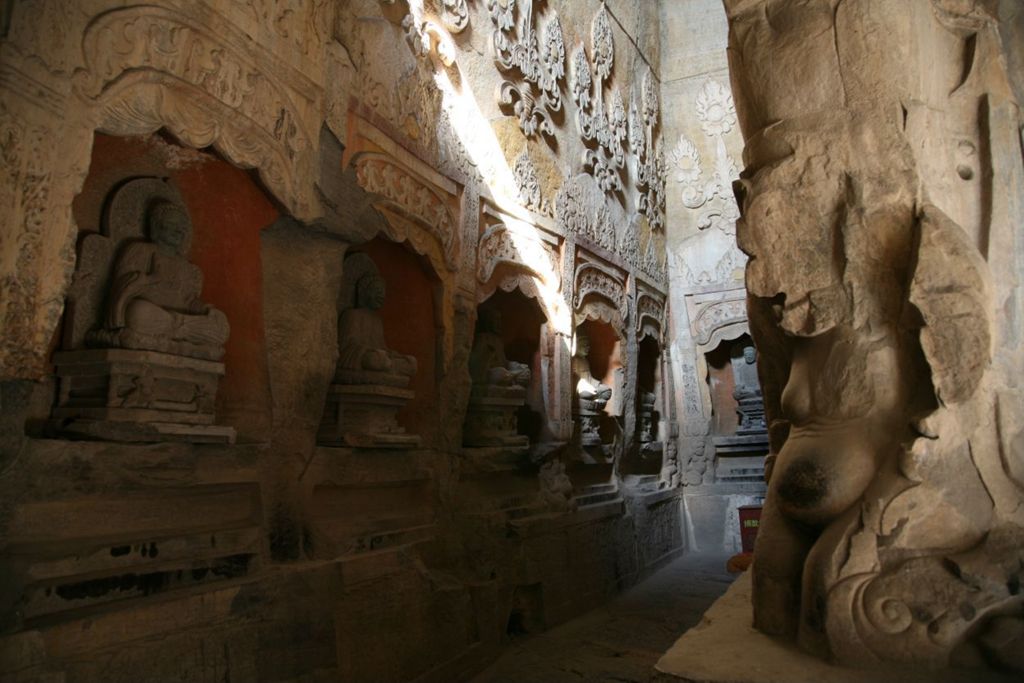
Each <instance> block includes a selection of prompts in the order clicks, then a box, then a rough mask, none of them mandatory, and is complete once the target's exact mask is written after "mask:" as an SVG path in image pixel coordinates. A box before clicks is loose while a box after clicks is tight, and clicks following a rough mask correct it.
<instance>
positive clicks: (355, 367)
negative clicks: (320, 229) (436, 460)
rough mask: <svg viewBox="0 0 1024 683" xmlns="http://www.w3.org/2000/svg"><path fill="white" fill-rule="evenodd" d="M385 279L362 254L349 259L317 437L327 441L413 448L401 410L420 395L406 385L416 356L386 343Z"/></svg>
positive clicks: (414, 440) (413, 439)
mask: <svg viewBox="0 0 1024 683" xmlns="http://www.w3.org/2000/svg"><path fill="white" fill-rule="evenodd" d="M384 295H385V288H384V280H383V278H381V276H380V273H379V272H378V270H377V264H375V263H374V262H373V260H372V259H371V258H370V257H369V256H368V255H367V254H364V253H354V254H350V255H349V256H348V257H346V258H345V268H344V278H343V281H342V287H341V296H340V297H339V314H338V367H337V370H336V371H335V373H334V383H332V384H331V386H330V387H329V388H328V390H327V402H326V406H325V407H324V416H323V419H322V420H321V421H320V430H319V432H318V434H317V440H318V441H319V442H320V443H321V444H324V445H329V446H336V445H339V446H351V447H354V448H381V447H387V448H415V447H416V446H418V445H419V443H420V438H419V437H418V436H415V435H412V434H406V433H405V428H404V427H402V426H401V425H400V424H399V423H398V411H399V410H401V409H402V407H403V406H405V405H406V404H407V403H408V402H409V401H411V400H412V399H413V398H415V396H416V394H415V393H414V392H413V391H412V390H411V389H408V388H406V387H407V386H408V384H409V380H410V379H411V378H412V376H413V375H414V374H416V359H415V358H414V357H413V356H407V355H405V354H403V353H399V352H397V351H393V350H391V349H389V348H388V345H387V342H386V341H385V339H384V321H383V320H382V319H381V316H380V309H381V307H382V306H383V305H384Z"/></svg>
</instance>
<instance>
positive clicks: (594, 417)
mask: <svg viewBox="0 0 1024 683" xmlns="http://www.w3.org/2000/svg"><path fill="white" fill-rule="evenodd" d="M605 404H607V401H603V400H601V399H587V398H577V399H576V411H575V412H574V413H573V419H574V420H575V421H576V435H577V438H578V439H579V443H580V445H581V446H583V447H585V448H586V447H590V446H600V445H601V417H602V416H604V407H605Z"/></svg>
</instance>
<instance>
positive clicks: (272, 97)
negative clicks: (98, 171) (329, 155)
mask: <svg viewBox="0 0 1024 683" xmlns="http://www.w3.org/2000/svg"><path fill="white" fill-rule="evenodd" d="M248 42H249V41H248V39H247V38H246V37H245V36H244V34H241V32H240V31H238V29H236V28H234V27H233V26H231V25H230V24H227V23H226V22H222V21H220V20H216V19H215V18H214V19H211V21H210V22H199V21H197V20H196V19H194V18H192V17H190V16H188V15H185V14H182V13H179V12H176V11H174V10H169V9H163V8H157V7H152V6H141V7H128V8H124V9H118V10H112V11H110V12H106V13H104V14H101V15H99V16H98V17H97V18H96V19H95V20H93V21H92V23H90V24H89V26H88V27H87V28H86V31H85V34H84V36H83V39H82V50H83V53H84V56H85V68H84V69H81V70H79V71H78V72H77V73H76V74H75V78H74V83H75V87H76V90H77V91H78V93H79V94H80V95H81V96H82V97H84V98H85V99H86V100H89V101H92V102H96V103H97V104H98V105H99V109H98V113H97V123H98V127H99V128H100V129H101V130H103V131H104V132H109V133H113V134H118V135H139V134H145V133H150V132H153V131H155V130H157V129H159V128H162V127H165V128H167V129H168V130H170V131H171V133H173V134H174V135H175V136H176V137H178V138H179V139H180V140H182V141H183V142H184V143H186V144H188V145H190V146H193V147H206V146H210V145H212V146H214V147H216V148H217V150H218V151H220V152H221V153H222V154H224V156H225V157H227V158H228V159H229V160H230V161H232V162H233V163H235V164H238V165H240V166H244V167H249V168H257V169H258V170H259V172H260V175H261V177H262V178H263V179H264V181H265V182H266V184H267V186H268V187H269V188H270V189H271V190H272V191H273V192H274V193H275V194H276V195H277V196H278V197H279V198H280V199H281V200H282V201H283V202H284V203H285V204H286V205H287V206H288V207H289V208H290V209H291V210H292V211H293V213H295V214H296V215H298V216H300V217H301V216H307V215H310V213H311V211H312V210H313V206H314V200H313V199H312V197H311V194H310V193H311V190H312V178H311V177H310V175H309V174H310V173H311V171H312V169H313V168H314V167H315V164H314V162H313V158H312V152H313V149H312V143H311V139H310V135H309V134H308V130H307V128H306V126H305V121H304V117H305V115H306V111H307V110H308V109H309V108H310V107H311V105H312V104H313V102H315V100H316V98H317V96H318V93H317V90H316V88H315V86H313V84H312V83H311V82H310V81H309V80H308V79H306V77H305V76H303V75H302V74H301V73H299V72H297V71H295V70H294V69H291V68H290V67H287V66H285V65H284V64H283V63H280V62H277V60H274V59H272V58H270V57H269V55H267V56H266V57H267V61H269V62H270V63H271V64H272V65H273V66H274V71H273V72H271V71H268V70H267V69H266V68H261V67H260V66H258V65H257V64H256V62H255V61H253V59H252V58H251V56H249V54H248V50H250V49H251V48H250V47H249V46H248V45H247V43H248ZM286 83H287V85H286ZM296 98H298V100H302V102H301V104H300V102H298V101H297V100H296Z"/></svg>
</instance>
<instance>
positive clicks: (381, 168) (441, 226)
mask: <svg viewBox="0 0 1024 683" xmlns="http://www.w3.org/2000/svg"><path fill="white" fill-rule="evenodd" d="M355 166H356V178H357V179H358V182H359V186H360V187H362V188H363V189H364V190H366V191H367V192H372V193H373V194H377V195H380V196H381V197H383V198H384V199H385V200H386V202H387V203H388V204H390V205H392V206H394V207H395V208H397V209H398V210H399V211H401V212H402V213H403V214H405V215H406V216H407V217H409V218H412V219H415V220H416V221H417V222H418V223H420V224H422V225H423V226H425V227H426V228H427V230H428V231H429V232H430V233H431V234H432V235H433V236H434V237H435V239H437V241H438V243H439V244H440V246H441V248H442V251H443V252H444V256H445V262H446V264H447V266H448V268H449V270H455V268H456V255H457V252H458V221H456V219H455V217H454V216H453V215H452V212H451V210H450V209H449V207H448V204H447V202H446V201H445V198H444V197H443V196H442V195H441V194H440V193H439V192H437V191H436V190H434V189H432V188H431V187H430V186H428V185H427V184H426V183H424V182H423V181H422V180H420V179H419V178H418V177H416V176H415V175H413V174H412V173H411V172H410V171H408V170H406V169H405V168H403V167H402V166H399V165H398V164H397V163H395V162H394V161H392V160H391V159H389V158H388V157H385V156H384V155H381V154H362V155H360V156H359V157H358V159H357V160H356V164H355Z"/></svg>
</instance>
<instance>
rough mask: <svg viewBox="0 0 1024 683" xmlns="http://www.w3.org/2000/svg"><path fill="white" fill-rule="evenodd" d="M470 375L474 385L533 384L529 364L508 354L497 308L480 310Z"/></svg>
mask: <svg viewBox="0 0 1024 683" xmlns="http://www.w3.org/2000/svg"><path fill="white" fill-rule="evenodd" d="M469 374H470V376H471V377H472V378H473V385H474V386H499V387H512V386H520V387H525V386H527V385H528V384H529V383H530V368H529V366H527V365H525V364H523V363H519V362H517V361H514V360H508V359H507V358H506V357H505V344H504V342H503V341H502V339H501V313H500V312H498V311H496V310H493V309H484V310H482V311H480V317H479V318H478V319H477V326H476V336H475V337H474V339H473V350H472V351H471V352H470V354H469Z"/></svg>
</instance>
